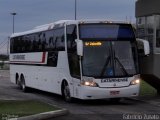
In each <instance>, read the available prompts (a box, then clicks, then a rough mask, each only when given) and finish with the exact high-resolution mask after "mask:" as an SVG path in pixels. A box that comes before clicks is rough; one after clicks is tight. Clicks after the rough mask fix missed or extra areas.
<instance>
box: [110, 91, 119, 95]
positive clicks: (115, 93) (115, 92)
mask: <svg viewBox="0 0 160 120" xmlns="http://www.w3.org/2000/svg"><path fill="white" fill-rule="evenodd" d="M119 93H120V91H110V95H119Z"/></svg>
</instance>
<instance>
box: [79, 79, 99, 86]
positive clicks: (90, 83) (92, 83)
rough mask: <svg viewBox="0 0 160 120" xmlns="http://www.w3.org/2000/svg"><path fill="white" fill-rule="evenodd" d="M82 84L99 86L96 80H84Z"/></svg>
mask: <svg viewBox="0 0 160 120" xmlns="http://www.w3.org/2000/svg"><path fill="white" fill-rule="evenodd" d="M81 85H84V86H90V87H98V84H97V83H96V82H94V81H84V80H83V81H82V82H81Z"/></svg>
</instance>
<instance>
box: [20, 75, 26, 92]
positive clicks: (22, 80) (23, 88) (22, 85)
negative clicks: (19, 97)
mask: <svg viewBox="0 0 160 120" xmlns="http://www.w3.org/2000/svg"><path fill="white" fill-rule="evenodd" d="M21 87H22V90H23V91H25V89H26V85H25V82H24V78H21Z"/></svg>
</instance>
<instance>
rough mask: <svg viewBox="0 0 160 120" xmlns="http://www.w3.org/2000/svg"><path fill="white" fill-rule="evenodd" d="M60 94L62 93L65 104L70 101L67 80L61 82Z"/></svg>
mask: <svg viewBox="0 0 160 120" xmlns="http://www.w3.org/2000/svg"><path fill="white" fill-rule="evenodd" d="M61 92H62V97H63V98H64V100H65V101H66V102H71V101H72V97H71V92H70V89H69V84H68V82H67V80H62V84H61Z"/></svg>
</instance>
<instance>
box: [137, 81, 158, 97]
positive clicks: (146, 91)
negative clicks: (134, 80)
mask: <svg viewBox="0 0 160 120" xmlns="http://www.w3.org/2000/svg"><path fill="white" fill-rule="evenodd" d="M156 94H157V90H156V89H155V88H153V87H152V86H151V85H149V84H148V83H146V82H145V81H143V80H141V85H140V96H155V95H156Z"/></svg>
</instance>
